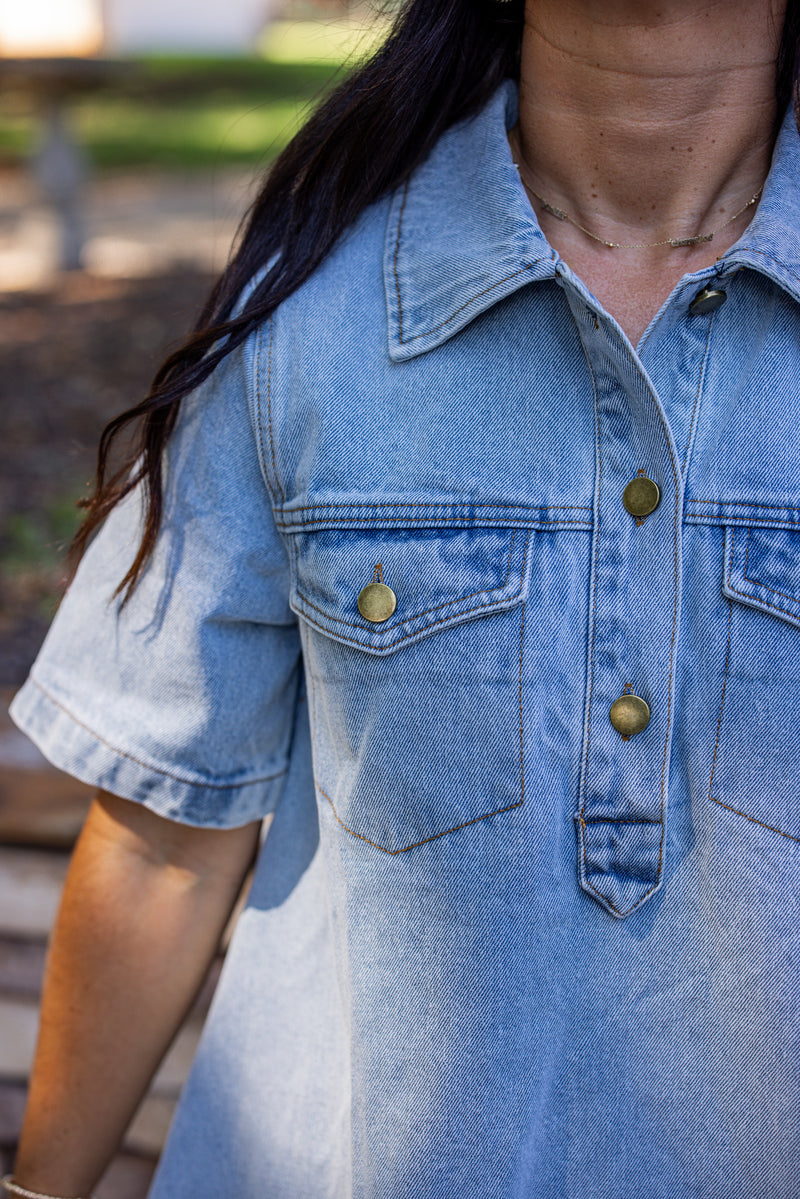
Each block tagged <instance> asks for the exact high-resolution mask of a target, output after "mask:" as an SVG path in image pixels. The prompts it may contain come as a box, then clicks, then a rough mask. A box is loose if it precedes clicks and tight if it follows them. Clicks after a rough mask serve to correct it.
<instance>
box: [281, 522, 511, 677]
mask: <svg viewBox="0 0 800 1199" xmlns="http://www.w3.org/2000/svg"><path fill="white" fill-rule="evenodd" d="M531 536H532V534H531V531H530V530H527V529H495V528H479V529H475V528H456V529H444V530H442V529H418V528H415V529H403V530H398V529H388V530H387V529H359V530H352V529H326V530H323V531H320V532H314V533H301V534H297V535H295V536H294V537H293V538H292V542H293V558H294V586H293V589H292V595H291V599H290V602H291V606H292V608H293V610H294V611H295V612H297V613H298V614H299V615H301V616H303V617H304V618H305V619H306V620H307V621H308V622H309V623H310V624H312V625H314V626H315V627H316V628H318V629H321V630H322V631H323V632H324V633H326V634H327V635H328V636H329V637H333V638H335V639H336V640H337V641H341V642H344V643H345V644H347V645H356V646H358V647H360V648H361V649H363V650H365V651H366V652H367V653H371V654H390V653H392V652H394V650H396V649H398V648H400V647H402V646H404V645H409V644H411V643H412V642H414V641H418V640H420V639H421V638H422V637H425V636H426V635H427V634H429V633H431V632H435V631H437V630H439V629H441V628H445V627H448V626H450V625H454V624H458V623H460V622H462V621H466V620H473V619H475V618H476V617H480V616H483V615H487V614H489V613H491V612H493V611H503V610H505V609H507V608H512V607H514V605H515V604H517V603H520V602H522V600H523V599H524V590H525V580H526V564H527V559H528V554H527V548H528V542H529V539H530V537H531ZM375 579H379V580H380V581H382V582H383V583H384V584H385V585H386V586H387V587H390V588H391V589H392V591H393V592H394V593H395V596H396V599H397V606H396V608H395V610H394V612H392V614H391V615H390V616H389V617H388V618H387V619H386V620H383V621H380V622H372V621H369V620H367V619H365V617H364V616H362V615H361V612H360V611H359V607H358V597H359V595H360V593H361V591H362V589H363V588H364V587H365V586H367V585H368V584H369V583H371V582H373V581H374V580H375Z"/></svg>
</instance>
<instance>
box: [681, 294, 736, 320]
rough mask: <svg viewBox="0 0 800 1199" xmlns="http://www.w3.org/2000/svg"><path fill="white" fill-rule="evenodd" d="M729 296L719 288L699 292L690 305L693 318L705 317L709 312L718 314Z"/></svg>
mask: <svg viewBox="0 0 800 1199" xmlns="http://www.w3.org/2000/svg"><path fill="white" fill-rule="evenodd" d="M727 298H728V295H727V293H726V292H724V291H723V290H722V289H721V288H718V287H704V288H703V290H702V291H699V292H698V293H697V295H696V296H695V298H694V299H693V300H692V302H691V304H690V305H689V311H690V312H691V314H692V316H705V315H706V313H708V312H716V311H717V309H718V308H721V307H722V305H723V304H724V303H725V301H726V300H727Z"/></svg>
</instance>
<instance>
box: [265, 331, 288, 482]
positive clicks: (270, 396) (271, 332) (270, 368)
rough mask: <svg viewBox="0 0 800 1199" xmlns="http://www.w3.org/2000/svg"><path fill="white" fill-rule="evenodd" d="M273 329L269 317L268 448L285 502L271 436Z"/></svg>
mask: <svg viewBox="0 0 800 1199" xmlns="http://www.w3.org/2000/svg"><path fill="white" fill-rule="evenodd" d="M274 328H275V319H274V317H270V322H269V350H268V351H267V426H268V428H269V448H270V453H271V454H272V474H273V477H274V479H275V485H276V487H277V488H278V494H279V495H280V497H281V499H282V500H285V498H286V497H285V496H284V494H283V488H282V487H281V481H280V479H279V478H278V467H277V464H276V462H275V441H274V438H273V434H272V340H273V332H274Z"/></svg>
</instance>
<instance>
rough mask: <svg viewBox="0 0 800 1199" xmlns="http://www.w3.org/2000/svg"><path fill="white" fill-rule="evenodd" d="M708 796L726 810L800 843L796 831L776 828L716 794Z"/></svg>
mask: <svg viewBox="0 0 800 1199" xmlns="http://www.w3.org/2000/svg"><path fill="white" fill-rule="evenodd" d="M708 798H709V799H710V800H711V802H712V803H715V804H719V806H720V807H721V808H725V810H726V811H728V812H733V813H734V814H735V815H736V816H744V818H745V820H750V821H752V823H753V824H757V825H759V826H760V827H761V828H765V829H768V830H769V831H770V832H771V833H778V835H779V836H781V837H788V839H789V840H790V841H797V842H799V843H800V837H797V836H795V834H794V833H787V832H784V830H783V829H782V828H776V827H775V825H774V824H767V823H766V822H765V821H764V820H758V819H757V818H756V817H755V816H750V815H748V813H747V812H742V811H740V809H739V808H734V807H731V805H730V804H727V803H723V802H722V800H721V799H717V798H716V796H714V795H709V797H708Z"/></svg>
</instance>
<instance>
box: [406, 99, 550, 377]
mask: <svg viewBox="0 0 800 1199" xmlns="http://www.w3.org/2000/svg"><path fill="white" fill-rule="evenodd" d="M516 120H517V89H516V86H515V84H514V83H512V82H511V81H510V80H509V81H508V82H506V83H504V84H503V85H502V86H501V87H500V88H499V89H498V91H497V92H495V94H494V96H493V97H492V99H491V100H490V101H489V103H488V105H487V106H486V107H485V108H484V109H483V110H482V111H481V112H480V113H478V115H477V116H476V117H473V118H471V119H470V120H468V121H464V122H462V123H461V124H459V125H455V126H453V128H452V129H449V130H448V131H447V133H445V134H444V136H443V137H442V138H440V140H439V141H438V143H437V144H436V146H435V147H434V149H433V151H432V153H431V154H430V155H429V157H428V158H427V159H426V160H425V162H424V163H423V164H422V165H421V166H420V167H419V168H418V169H417V170H416V171H415V172H414V174H413V175H412V176H411V178H410V179H409V181H408V182H407V183H406V184H405V186H403V187H401V188H400V189H399V190H398V191H397V192H396V193H395V194H394V196H393V198H392V203H391V207H390V212H389V223H388V228H387V233H386V246H385V252H384V286H385V290H386V305H387V309H388V315H389V353H390V355H391V357H392V358H393V359H394V360H395V361H403V360H405V359H407V358H414V357H415V356H416V355H417V354H422V353H424V352H425V351H426V350H430V349H433V347H434V346H437V345H440V344H441V343H442V342H443V341H446V340H447V339H448V338H449V337H452V336H453V334H454V333H457V332H458V331H459V330H460V329H463V328H464V326H465V325H467V324H469V322H470V321H471V320H473V319H474V318H475V317H476V316H478V315H479V313H481V312H484V311H485V310H486V309H487V308H491V307H492V305H494V304H496V303H497V302H498V300H501V299H503V297H504V296H508V295H510V294H511V293H512V292H514V291H517V290H518V289H519V288H520V287H523V286H524V285H525V284H526V283H531V282H534V281H535V280H538V279H544V278H553V276H554V274H555V263H556V255H555V254H554V253H553V251H552V250H551V248H550V246H549V245H548V243H547V241H546V239H545V237H544V235H543V234H542V232H541V230H540V229H539V225H538V222H537V220H536V216H535V214H534V212H533V210H532V208H531V206H530V204H529V203H528V199H527V197H526V195H525V191H524V188H523V187H522V184H521V182H520V179H519V176H518V174H517V170H516V167H515V166H514V162H513V159H512V157H511V150H510V147H509V145H508V139H507V136H506V134H507V131H508V130H509V129H510V128H511V127H512V126H513V125H514V124H515V123H516Z"/></svg>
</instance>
